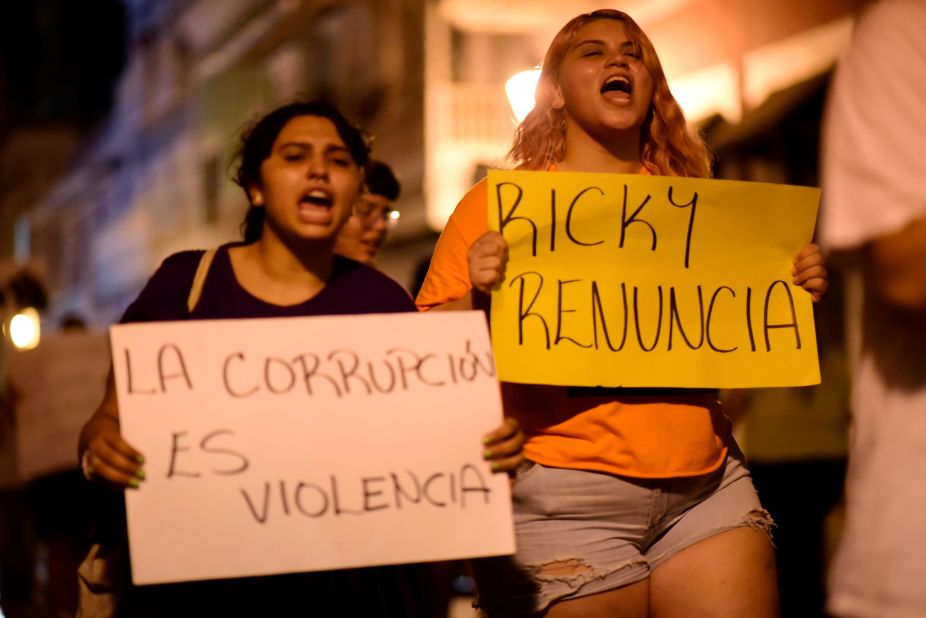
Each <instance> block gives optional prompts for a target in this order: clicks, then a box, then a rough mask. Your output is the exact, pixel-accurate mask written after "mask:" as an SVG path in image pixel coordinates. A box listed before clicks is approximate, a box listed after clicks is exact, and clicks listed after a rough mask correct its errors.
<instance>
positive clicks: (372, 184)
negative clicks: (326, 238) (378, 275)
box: [334, 159, 402, 264]
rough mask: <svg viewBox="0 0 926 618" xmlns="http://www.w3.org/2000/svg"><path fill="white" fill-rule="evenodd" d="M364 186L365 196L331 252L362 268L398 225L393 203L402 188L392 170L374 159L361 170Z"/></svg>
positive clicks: (396, 211)
mask: <svg viewBox="0 0 926 618" xmlns="http://www.w3.org/2000/svg"><path fill="white" fill-rule="evenodd" d="M363 184H364V192H363V194H362V195H361V196H360V199H359V201H358V202H357V204H356V205H355V206H354V214H353V215H351V217H350V219H348V220H347V223H346V224H344V227H343V228H342V229H341V233H340V234H339V235H338V242H337V245H336V246H335V248H334V250H335V252H336V253H339V254H340V255H343V256H345V257H349V258H351V259H352V260H357V261H358V262H360V263H361V264H370V263H372V262H373V259H374V258H375V257H376V254H377V253H379V250H380V249H381V248H382V247H383V243H384V242H386V235H387V234H388V233H389V230H390V229H392V227H393V226H394V225H395V224H396V223H397V222H398V221H399V211H398V210H396V209H394V208H393V207H392V203H393V202H394V201H396V200H397V199H398V198H399V193H400V192H401V191H402V186H401V185H400V184H399V180H398V179H397V178H396V177H395V174H394V173H393V172H392V169H390V168H389V166H388V165H386V164H385V163H383V162H382V161H377V160H375V159H371V160H370V162H369V163H367V165H365V166H364V168H363Z"/></svg>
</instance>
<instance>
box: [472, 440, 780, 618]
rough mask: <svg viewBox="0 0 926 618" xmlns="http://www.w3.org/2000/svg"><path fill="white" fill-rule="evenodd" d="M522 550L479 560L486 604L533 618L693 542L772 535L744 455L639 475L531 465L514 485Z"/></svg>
mask: <svg viewBox="0 0 926 618" xmlns="http://www.w3.org/2000/svg"><path fill="white" fill-rule="evenodd" d="M512 500H513V503H514V517H515V535H516V541H517V553H516V554H515V555H514V556H501V557H495V558H483V559H478V560H473V571H474V574H475V577H476V583H477V588H478V591H479V601H478V605H479V607H480V608H481V609H482V610H483V611H484V612H486V613H487V614H488V615H489V616H491V617H493V618H494V617H495V616H525V615H531V614H535V613H539V612H543V611H544V610H545V609H547V608H548V607H549V605H550V604H551V603H554V602H556V601H560V600H567V599H575V598H579V597H583V596H587V595H591V594H597V593H600V592H605V591H607V590H613V589H616V588H620V587H621V586H626V585H628V584H632V583H634V582H638V581H641V580H644V579H646V578H647V577H649V573H650V571H651V570H652V569H655V568H656V567H658V566H659V565H660V564H661V563H663V562H664V561H666V560H668V559H669V558H671V557H672V556H674V555H675V554H677V553H678V552H680V551H681V550H683V549H685V548H686V547H688V546H690V545H693V544H694V543H697V542H698V541H701V540H704V539H706V538H708V537H710V536H712V535H714V534H717V533H719V532H724V531H726V530H731V529H733V528H739V527H742V526H752V527H756V528H759V529H762V530H764V531H766V532H767V533H770V529H771V526H772V522H771V518H770V517H769V516H768V513H767V512H765V511H764V510H762V507H761V506H760V504H759V498H758V496H757V495H756V491H755V489H754V488H753V485H752V479H751V478H750V476H749V471H748V470H747V469H746V467H745V466H744V465H743V455H742V453H741V452H740V451H739V449H738V448H737V447H736V445H735V444H731V446H730V449H729V452H728V455H727V459H726V462H725V463H724V465H722V466H721V467H720V468H719V469H717V470H716V471H714V472H712V473H710V474H706V475H703V476H697V477H691V478H670V479H634V478H629V477H621V476H615V475H612V474H606V473H601V472H589V471H584V470H571V469H565V468H550V467H546V466H542V465H540V464H536V463H532V462H528V463H527V464H526V465H524V466H522V468H521V469H520V470H519V471H518V475H517V477H516V479H515V484H514V487H513V489H512Z"/></svg>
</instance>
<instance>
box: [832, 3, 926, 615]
mask: <svg viewBox="0 0 926 618" xmlns="http://www.w3.org/2000/svg"><path fill="white" fill-rule="evenodd" d="M924 102H926V2H923V1H922V0H883V1H882V2H877V3H874V4H872V5H870V6H869V7H867V8H866V9H865V10H864V11H863V13H862V15H861V16H860V18H859V20H858V22H857V24H856V28H855V32H854V34H853V38H852V43H851V45H850V47H849V49H848V51H847V53H846V55H845V56H844V57H843V58H842V59H841V60H840V63H839V65H838V67H837V71H836V76H835V79H834V82H833V87H832V90H831V93H830V99H829V102H828V107H827V113H826V118H825V122H824V136H823V152H822V157H823V215H822V220H821V232H822V241H823V243H824V245H825V246H826V247H827V249H828V250H830V251H831V252H832V253H833V263H834V264H837V265H840V266H841V267H842V268H843V269H844V270H845V272H846V274H847V276H848V277H849V279H848V280H847V287H848V288H849V294H848V295H847V301H848V302H849V312H848V314H847V316H848V318H849V320H851V327H850V331H849V332H850V333H856V334H858V333H860V341H857V342H855V343H856V344H857V345H856V346H854V347H855V348H857V350H856V349H854V350H853V352H855V351H857V352H858V358H857V359H855V358H853V360H855V361H856V362H855V363H854V373H853V390H852V414H853V426H852V429H851V434H850V450H849V469H848V476H847V484H846V520H845V530H844V533H843V536H842V538H841V540H840V544H839V548H838V550H837V553H836V557H835V559H834V564H833V568H832V572H831V574H830V596H829V599H828V603H827V609H828V611H829V612H831V613H832V614H833V615H835V616H840V617H850V616H851V617H853V618H869V617H870V618H876V617H877V618H880V617H883V616H893V617H897V618H906V617H910V618H912V617H914V616H926V586H924V585H923V583H924V582H926V556H924V549H926V526H924V525H923V513H924V511H926V481H924V478H926V154H924V146H926V104H924ZM853 357H854V355H853Z"/></svg>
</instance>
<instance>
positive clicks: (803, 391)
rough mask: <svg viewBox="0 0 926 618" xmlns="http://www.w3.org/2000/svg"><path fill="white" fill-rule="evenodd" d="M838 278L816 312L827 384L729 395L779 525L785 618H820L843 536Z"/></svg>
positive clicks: (844, 416)
mask: <svg viewBox="0 0 926 618" xmlns="http://www.w3.org/2000/svg"><path fill="white" fill-rule="evenodd" d="M840 293H841V288H840V285H839V280H838V277H831V279H830V289H829V291H828V292H827V293H826V295H825V296H824V297H823V299H822V300H821V301H820V302H818V303H816V304H815V305H814V321H815V323H816V327H817V349H818V351H819V355H820V375H821V382H820V384H819V385H817V386H811V387H800V388H759V389H749V390H735V391H728V392H725V393H724V394H723V398H724V408H725V410H726V412H727V414H728V415H729V416H730V417H731V418H732V419H733V420H734V422H735V423H736V424H737V426H738V428H739V431H741V434H740V435H741V438H742V442H741V443H742V445H743V451H744V452H745V453H746V457H747V459H748V461H749V469H750V471H751V472H752V478H753V482H754V483H755V486H756V491H757V492H759V498H760V499H761V500H762V505H763V506H764V507H765V508H766V509H768V511H769V512H770V513H771V514H772V518H773V519H774V520H775V524H776V525H775V531H774V541H775V548H776V552H775V558H776V562H777V565H778V589H779V593H780V597H781V615H782V616H786V617H787V616H800V617H804V618H812V617H822V616H823V615H824V613H823V605H824V600H825V597H826V593H825V591H826V586H825V580H826V567H827V565H828V562H829V558H830V557H831V555H832V549H833V546H834V545H835V543H836V539H837V537H838V535H839V532H840V524H841V513H842V510H841V508H840V507H841V504H842V488H843V483H844V481H845V475H846V451H847V448H848V443H847V433H848V429H849V372H848V368H847V361H846V351H845V345H844V343H843V320H842V319H841V312H842V302H841V298H840Z"/></svg>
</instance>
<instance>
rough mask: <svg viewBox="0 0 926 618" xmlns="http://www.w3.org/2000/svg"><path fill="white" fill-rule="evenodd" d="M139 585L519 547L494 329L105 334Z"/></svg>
mask: <svg viewBox="0 0 926 618" xmlns="http://www.w3.org/2000/svg"><path fill="white" fill-rule="evenodd" d="M111 339H112V353H113V367H114V371H115V377H116V386H117V392H118V400H119V411H120V412H119V413H120V417H121V423H122V432H123V435H124V436H125V438H126V440H127V441H129V442H130V443H131V444H132V445H133V446H135V447H136V448H138V449H139V450H140V451H141V452H142V453H143V454H144V456H145V471H146V475H147V479H146V480H145V481H144V482H143V483H142V484H141V488H140V489H139V490H137V491H132V490H130V491H127V493H126V496H127V497H126V508H127V515H128V529H129V547H130V553H131V559H132V576H133V580H134V582H135V583H136V584H153V583H163V582H171V581H184V580H197V579H211V578H226V577H242V576H251V575H263V574H273V573H287V572H296V571H314V570H327V569H338V568H348V567H358V566H371V565H381V564H397V563H405V562H421V561H434V560H450V559H458V558H464V557H475V556H489V555H502V554H511V553H513V552H514V538H513V524H512V518H511V502H510V493H509V484H508V478H507V476H506V475H504V474H493V473H492V472H491V470H490V468H489V466H488V465H487V464H486V463H485V462H484V461H483V459H482V451H483V447H482V441H481V440H482V436H483V435H484V434H485V433H487V432H488V431H490V430H492V429H494V428H495V427H497V426H498V425H499V424H500V423H501V420H502V411H501V401H500V396H499V389H498V383H497V381H496V379H495V369H494V366H493V363H492V356H491V347H490V344H489V338H488V332H487V328H486V321H485V316H484V314H482V313H479V312H439V313H433V314H424V315H420V314H413V313H406V314H388V315H370V316H330V317H316V318H278V319H260V320H257V319H250V320H208V321H189V322H168V323H149V324H128V325H120V326H114V327H113V328H112V329H111Z"/></svg>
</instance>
